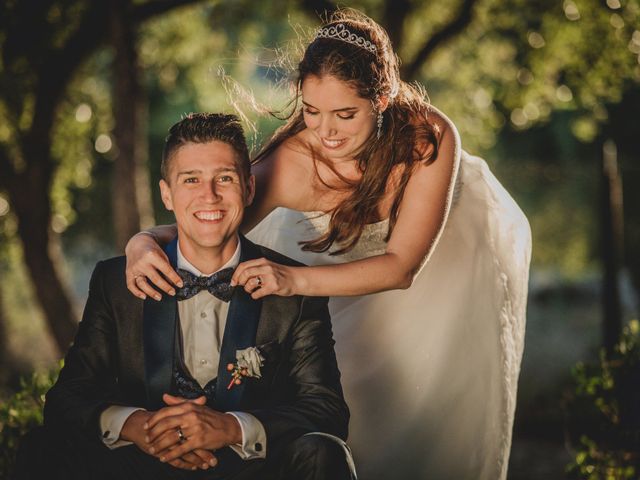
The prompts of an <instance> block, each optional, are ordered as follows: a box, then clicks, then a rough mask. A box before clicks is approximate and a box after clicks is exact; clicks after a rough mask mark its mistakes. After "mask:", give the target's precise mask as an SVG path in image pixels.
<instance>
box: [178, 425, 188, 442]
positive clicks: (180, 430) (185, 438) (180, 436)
mask: <svg viewBox="0 0 640 480" xmlns="http://www.w3.org/2000/svg"><path fill="white" fill-rule="evenodd" d="M177 432H178V440H179V441H180V443H182V442H184V441H186V440H187V437H185V436H184V433H182V429H181V428H178V430H177Z"/></svg>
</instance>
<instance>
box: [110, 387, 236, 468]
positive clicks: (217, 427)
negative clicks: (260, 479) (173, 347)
mask: <svg viewBox="0 0 640 480" xmlns="http://www.w3.org/2000/svg"><path fill="white" fill-rule="evenodd" d="M162 399H163V401H164V402H165V403H166V404H167V406H166V407H164V408H161V409H160V410H158V411H156V412H150V411H146V410H138V411H136V412H134V413H133V414H132V415H131V416H130V417H129V418H128V419H127V421H126V422H125V424H124V426H123V428H122V432H121V438H122V439H123V440H128V441H130V442H133V443H134V444H135V445H136V446H137V447H138V448H139V449H141V450H142V451H143V452H145V453H148V454H150V455H153V456H155V457H157V458H158V459H159V460H160V461H161V462H166V463H168V464H170V465H172V466H174V467H177V468H181V469H184V470H197V469H198V468H200V469H203V470H206V469H208V468H209V467H214V466H216V465H217V463H218V460H217V458H216V457H215V455H214V454H213V453H212V452H213V451H215V450H217V449H219V448H222V447H226V446H227V445H233V444H239V443H241V442H242V431H241V429H240V424H239V423H238V421H237V420H236V419H235V417H233V416H232V415H227V414H225V413H221V412H218V411H216V410H213V409H211V408H209V407H207V406H206V405H205V401H206V399H205V397H199V398H196V399H193V400H189V399H186V398H182V397H177V396H173V395H169V394H164V395H163V397H162Z"/></svg>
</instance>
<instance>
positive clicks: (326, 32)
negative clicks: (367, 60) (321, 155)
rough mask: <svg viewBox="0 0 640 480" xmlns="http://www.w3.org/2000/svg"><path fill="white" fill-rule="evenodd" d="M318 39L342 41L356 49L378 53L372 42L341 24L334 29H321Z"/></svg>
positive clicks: (317, 35)
mask: <svg viewBox="0 0 640 480" xmlns="http://www.w3.org/2000/svg"><path fill="white" fill-rule="evenodd" d="M316 38H332V39H334V40H342V41H343V42H347V43H351V44H352V45H355V46H356V47H360V48H364V49H365V50H367V51H369V52H371V53H373V54H375V53H377V51H378V49H377V48H376V46H375V45H374V44H373V43H372V42H371V41H369V40H367V39H366V38H364V37H361V36H360V35H356V34H355V33H353V32H351V31H350V30H349V29H348V28H347V27H345V26H344V25H343V24H342V23H339V24H337V25H335V26H333V27H324V28H321V29H320V30H318V33H316Z"/></svg>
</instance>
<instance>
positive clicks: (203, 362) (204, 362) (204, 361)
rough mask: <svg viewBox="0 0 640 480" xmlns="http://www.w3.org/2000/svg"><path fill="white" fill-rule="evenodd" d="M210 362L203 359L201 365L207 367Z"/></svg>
mask: <svg viewBox="0 0 640 480" xmlns="http://www.w3.org/2000/svg"><path fill="white" fill-rule="evenodd" d="M207 363H208V362H207V361H206V360H205V359H204V358H203V359H202V360H200V364H201V365H206V364H207Z"/></svg>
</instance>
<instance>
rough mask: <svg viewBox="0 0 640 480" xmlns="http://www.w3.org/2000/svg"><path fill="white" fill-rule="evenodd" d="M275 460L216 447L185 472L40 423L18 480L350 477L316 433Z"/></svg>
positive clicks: (23, 454) (339, 455) (337, 450)
mask: <svg viewBox="0 0 640 480" xmlns="http://www.w3.org/2000/svg"><path fill="white" fill-rule="evenodd" d="M283 452H284V453H283V454H282V455H281V456H280V458H278V459H277V460H274V461H273V462H268V461H265V460H249V461H244V460H242V459H241V458H240V457H239V456H238V455H237V454H236V453H235V452H233V451H232V450H231V449H229V448H224V449H221V450H218V451H217V452H216V453H215V455H216V456H217V457H218V460H219V463H218V466H216V467H211V468H209V469H207V470H196V471H188V470H182V469H179V468H175V467H172V466H171V465H168V464H166V463H162V462H160V461H159V460H158V459H157V458H156V457H153V456H151V455H148V454H146V453H144V452H143V451H141V450H140V449H138V447H136V446H135V445H129V446H125V447H120V448H116V449H113V450H111V449H109V448H107V447H106V446H105V445H103V444H102V442H101V441H100V440H99V439H97V438H96V439H89V438H87V436H86V435H83V434H81V433H79V432H77V431H74V429H69V430H66V431H65V432H53V431H52V430H51V429H49V428H45V427H39V428H37V429H35V430H33V431H32V432H30V433H29V434H28V435H27V436H26V437H25V438H24V439H23V442H22V444H21V447H20V450H19V452H18V458H17V461H16V472H15V479H16V480H35V479H38V480H41V479H61V480H62V479H64V480H74V479H77V480H94V479H95V480H115V479H118V480H121V479H126V480H137V479H140V480H142V479H154V480H253V479H255V480H258V479H259V480H294V479H295V480H304V479H308V480H321V479H327V478H331V479H336V480H342V479H344V480H350V479H351V478H352V477H351V474H350V471H349V466H348V465H347V460H346V458H345V455H344V452H343V451H342V448H341V447H340V446H339V445H338V444H337V443H335V442H333V441H331V440H329V439H327V438H324V437H321V436H316V435H307V436H302V437H299V438H298V439H296V440H294V441H293V442H291V443H290V444H289V445H287V446H286V447H285V448H284V451H283Z"/></svg>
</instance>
